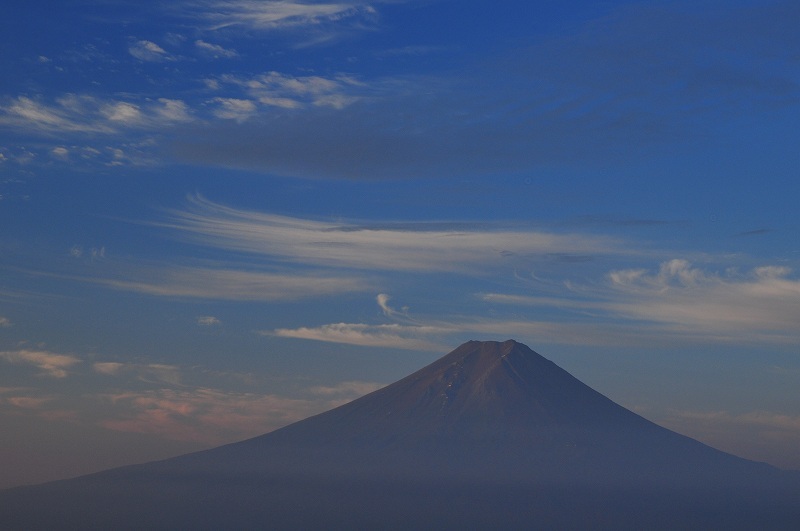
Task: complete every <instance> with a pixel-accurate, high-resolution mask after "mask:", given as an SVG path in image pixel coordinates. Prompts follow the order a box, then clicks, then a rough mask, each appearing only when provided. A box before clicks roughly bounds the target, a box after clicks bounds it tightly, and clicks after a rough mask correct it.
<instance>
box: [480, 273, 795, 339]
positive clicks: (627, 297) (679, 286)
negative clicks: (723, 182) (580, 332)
mask: <svg viewBox="0 0 800 531" xmlns="http://www.w3.org/2000/svg"><path fill="white" fill-rule="evenodd" d="M480 298H481V299H482V300H484V301H486V302H489V303H492V304H499V305H512V306H523V307H525V306H527V307H533V308H543V309H547V308H550V309H554V310H555V309H558V310H565V311H566V312H568V313H567V314H566V315H567V317H564V316H562V318H565V319H570V317H569V315H570V313H569V312H571V315H572V320H579V319H577V316H584V317H585V316H586V315H591V316H592V317H593V319H595V320H602V321H604V322H607V323H609V325H608V329H609V330H613V329H615V328H620V327H634V326H635V327H636V329H635V330H630V331H629V332H626V333H630V334H631V337H635V336H643V335H644V336H651V337H653V338H654V339H655V338H661V340H668V341H669V340H670V338H672V339H671V340H672V341H676V340H678V341H699V342H745V343H760V342H767V343H784V344H792V343H798V342H800V333H798V329H797V323H798V322H800V280H798V279H796V278H793V277H792V271H791V270H790V269H788V268H785V267H776V266H763V267H757V268H755V269H753V270H751V271H748V272H740V271H738V270H728V271H726V272H724V273H719V272H714V271H706V270H703V269H701V268H699V267H695V266H693V265H692V264H691V263H690V262H689V261H687V260H683V259H673V260H669V261H666V262H663V263H662V264H661V266H660V267H659V268H658V270H657V271H649V270H647V269H620V270H614V271H611V272H610V273H609V274H608V276H607V282H606V283H605V284H604V285H594V286H579V285H576V284H569V285H568V286H565V289H564V290H563V291H562V293H561V294H560V296H552V293H550V294H548V295H547V296H541V295H527V294H508V293H503V294H500V293H485V294H481V295H480ZM580 320H583V319H580Z"/></svg>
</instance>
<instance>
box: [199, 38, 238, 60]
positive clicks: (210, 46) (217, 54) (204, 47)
mask: <svg viewBox="0 0 800 531" xmlns="http://www.w3.org/2000/svg"><path fill="white" fill-rule="evenodd" d="M194 46H195V48H197V49H198V50H199V51H200V52H201V53H202V54H203V55H206V56H208V57H211V58H213V59H232V58H234V57H238V56H239V54H238V53H237V52H236V50H233V49H231V48H225V47H224V46H220V45H219V44H214V43H211V42H206V41H204V40H202V39H198V40H196V41H194Z"/></svg>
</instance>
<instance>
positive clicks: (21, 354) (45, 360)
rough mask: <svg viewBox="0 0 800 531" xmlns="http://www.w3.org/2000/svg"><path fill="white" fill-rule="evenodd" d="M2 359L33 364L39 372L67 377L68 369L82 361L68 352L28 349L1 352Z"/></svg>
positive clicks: (56, 376)
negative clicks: (58, 352)
mask: <svg viewBox="0 0 800 531" xmlns="http://www.w3.org/2000/svg"><path fill="white" fill-rule="evenodd" d="M0 359H4V360H6V361H7V362H9V363H13V364H20V365H32V366H33V367H36V368H37V369H39V371H40V372H39V374H41V375H42V376H49V377H51V378H66V377H67V376H68V374H69V372H68V370H69V369H70V368H71V367H72V366H73V365H76V364H78V363H81V360H80V359H79V358H76V357H75V356H71V355H68V354H57V353H54V352H48V351H46V350H27V349H23V350H13V351H4V352H0Z"/></svg>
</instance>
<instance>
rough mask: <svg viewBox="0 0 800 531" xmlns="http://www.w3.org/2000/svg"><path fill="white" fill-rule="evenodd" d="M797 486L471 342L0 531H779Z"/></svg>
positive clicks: (500, 348)
mask: <svg viewBox="0 0 800 531" xmlns="http://www.w3.org/2000/svg"><path fill="white" fill-rule="evenodd" d="M799 487H800V480H798V478H797V477H796V476H795V475H793V474H789V473H784V472H781V471H779V470H777V469H774V468H772V467H769V466H767V465H764V464H760V463H754V462H751V461H747V460H744V459H740V458H737V457H734V456H732V455H730V454H726V453H723V452H720V451H718V450H715V449H712V448H710V447H708V446H706V445H703V444H701V443H699V442H697V441H695V440H692V439H689V438H687V437H684V436H682V435H679V434H676V433H674V432H671V431H669V430H666V429H664V428H661V427H659V426H657V425H655V424H653V423H651V422H649V421H647V420H645V419H643V418H642V417H640V416H638V415H636V414H634V413H632V412H630V411H628V410H626V409H624V408H622V407H621V406H619V405H617V404H615V403H614V402H612V401H611V400H609V399H607V398H606V397H604V396H603V395H601V394H599V393H597V392H596V391H594V390H592V389H590V388H589V387H587V386H586V385H584V384H583V383H581V382H580V381H578V380H577V379H575V378H574V377H572V376H571V375H570V374H569V373H567V372H566V371H564V370H562V369H560V368H559V367H557V366H556V365H555V364H553V363H552V362H550V361H548V360H546V359H544V358H543V357H541V356H539V355H538V354H536V353H535V352H533V351H532V350H530V349H529V348H528V347H526V346H525V345H522V344H519V343H516V342H514V341H506V342H504V343H497V342H478V341H471V342H468V343H465V344H464V345H462V346H460V347H459V348H457V349H456V350H454V351H453V352H451V353H450V354H448V355H446V356H445V357H443V358H441V359H439V360H438V361H436V362H434V363H432V364H431V365H429V366H427V367H425V368H423V369H421V370H419V371H417V372H415V373H414V374H412V375H410V376H408V377H406V378H403V379H402V380H399V381H398V382H396V383H394V384H391V385H389V386H387V387H384V388H383V389H380V390H378V391H375V392H373V393H370V394H369V395H366V396H364V397H361V398H359V399H358V400H355V401H353V402H350V403H349V404H345V405H344V406H341V407H339V408H336V409H333V410H331V411H328V412H326V413H322V414H320V415H317V416H314V417H311V418H308V419H306V420H303V421H300V422H297V423H295V424H292V425H290V426H287V427H285V428H282V429H280V430H277V431H275V432H272V433H268V434H266V435H263V436H260V437H256V438H254V439H250V440H247V441H243V442H241V443H235V444H231V445H227V446H223V447H220V448H215V449H213V450H208V451H205V452H198V453H195V454H189V455H186V456H181V457H178V458H174V459H169V460H166V461H162V462H156V463H149V464H145V465H139V466H133V467H125V468H121V469H116V470H111V471H108V472H103V473H100V474H94V475H91V476H85V477H83V478H78V479H76V480H69V481H64V482H56V483H51V484H46V485H42V486H39V487H32V488H27V489H15V490H12V491H8V492H6V493H2V494H0V527H2V528H19V529H30V528H31V527H52V528H60V527H84V528H85V527H104V528H107V527H114V528H121V527H130V528H141V527H150V528H152V527H159V528H175V527H181V528H219V527H224V528H249V527H264V526H270V527H286V528H296V527H326V528H328V527H353V526H358V527H365V526H369V527H395V526H398V527H420V526H422V527H439V528H442V527H444V528H447V527H460V526H465V525H466V526H469V527H473V528H474V527H505V528H510V527H520V528H531V527H542V528H548V527H553V526H558V527H566V528H571V527H574V528H585V527H587V526H591V527H594V528H616V529H618V528H626V527H630V528H640V527H642V526H645V527H648V528H659V527H663V528H674V527H675V526H680V527H683V528H708V527H709V526H711V527H719V526H721V525H724V526H725V527H727V528H739V527H740V528H762V529H763V528H787V529H788V528H792V527H793V526H794V525H796V524H797V523H798V522H800V509H799V508H798V506H797V503H796V500H797V499H798V498H797V495H798V493H800V488H799ZM42 507H46V508H47V510H42Z"/></svg>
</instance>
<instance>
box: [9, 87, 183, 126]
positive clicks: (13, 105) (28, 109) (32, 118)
mask: <svg viewBox="0 0 800 531" xmlns="http://www.w3.org/2000/svg"><path fill="white" fill-rule="evenodd" d="M192 120H193V118H192V116H191V112H190V110H189V107H188V105H187V104H186V103H185V102H184V101H182V100H178V99H169V98H159V99H157V100H154V101H142V102H130V101H119V100H112V99H103V98H97V97H94V96H89V95H79V94H67V95H64V96H61V97H58V98H56V99H55V100H54V101H53V102H45V101H43V100H42V99H41V98H37V99H34V98H29V97H27V96H19V97H17V98H13V99H11V100H8V101H6V102H4V103H2V104H0V127H20V128H23V129H24V130H26V131H29V132H31V131H35V132H38V133H43V134H55V133H84V134H104V135H108V134H116V133H120V132H122V131H125V130H130V129H157V128H159V127H164V126H169V125H176V124H180V123H187V122H190V121H192Z"/></svg>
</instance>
